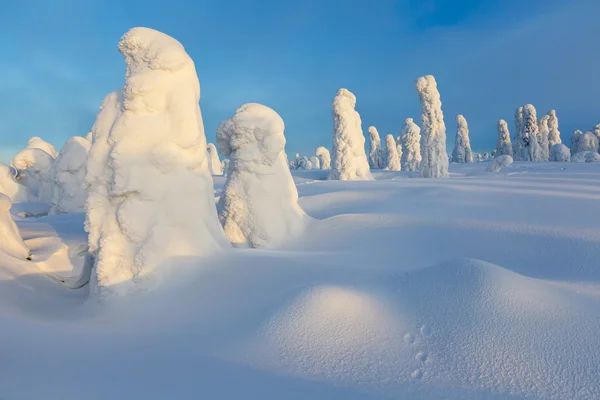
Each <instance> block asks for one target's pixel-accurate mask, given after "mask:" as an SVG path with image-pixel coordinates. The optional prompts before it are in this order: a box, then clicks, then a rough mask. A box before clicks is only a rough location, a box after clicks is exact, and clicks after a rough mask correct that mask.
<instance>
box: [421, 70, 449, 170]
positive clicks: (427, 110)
mask: <svg viewBox="0 0 600 400" xmlns="http://www.w3.org/2000/svg"><path fill="white" fill-rule="evenodd" d="M415 85H416V88H417V93H418V94H419V101H420V102H421V109H422V114H421V126H422V130H421V135H422V136H421V164H420V167H419V170H420V172H421V176H422V177H423V178H442V177H446V176H448V162H449V160H448V155H447V154H446V125H445V124H444V114H443V113H442V102H441V100H440V93H439V91H438V89H437V83H436V81H435V78H434V77H433V76H432V75H427V76H423V77H421V78H419V79H417V81H416V84H415Z"/></svg>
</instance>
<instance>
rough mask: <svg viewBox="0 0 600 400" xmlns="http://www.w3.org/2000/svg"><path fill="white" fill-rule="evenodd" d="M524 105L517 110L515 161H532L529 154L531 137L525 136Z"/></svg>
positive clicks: (514, 145)
mask: <svg viewBox="0 0 600 400" xmlns="http://www.w3.org/2000/svg"><path fill="white" fill-rule="evenodd" d="M523 114H524V109H523V107H519V108H517V110H516V111H515V127H516V132H515V138H514V139H515V140H514V141H513V158H514V159H515V161H530V160H531V157H530V154H529V137H526V136H525V130H524V129H523Z"/></svg>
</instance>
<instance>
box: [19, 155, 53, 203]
mask: <svg viewBox="0 0 600 400" xmlns="http://www.w3.org/2000/svg"><path fill="white" fill-rule="evenodd" d="M53 161H54V158H53V157H52V156H51V155H50V154H48V153H46V152H45V151H44V150H40V149H38V148H26V149H25V150H22V151H20V152H19V153H17V154H16V155H15V156H14V157H13V159H12V165H13V167H15V168H16V169H17V171H18V177H19V183H21V184H22V185H24V186H26V187H27V189H28V194H27V199H28V201H38V202H41V203H50V199H51V197H52V184H51V181H50V168H51V167H52V162H53Z"/></svg>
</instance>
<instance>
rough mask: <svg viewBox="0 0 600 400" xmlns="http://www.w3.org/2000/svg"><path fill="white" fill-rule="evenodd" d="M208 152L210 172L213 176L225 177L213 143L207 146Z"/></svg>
mask: <svg viewBox="0 0 600 400" xmlns="http://www.w3.org/2000/svg"><path fill="white" fill-rule="evenodd" d="M206 151H207V152H208V170H209V171H210V173H211V175H223V169H222V168H221V160H219V153H218V152H217V148H216V147H215V145H214V144H212V143H209V144H207V145H206Z"/></svg>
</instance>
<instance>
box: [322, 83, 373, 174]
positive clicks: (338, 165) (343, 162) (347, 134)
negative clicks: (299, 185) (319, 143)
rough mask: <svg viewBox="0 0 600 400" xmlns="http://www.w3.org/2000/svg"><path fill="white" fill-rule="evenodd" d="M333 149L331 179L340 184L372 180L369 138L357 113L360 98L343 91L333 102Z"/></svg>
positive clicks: (338, 93)
mask: <svg viewBox="0 0 600 400" xmlns="http://www.w3.org/2000/svg"><path fill="white" fill-rule="evenodd" d="M332 107H333V148H332V154H331V171H330V172H329V179H331V180H340V181H354V180H372V179H373V176H372V175H371V171H370V170H369V161H368V160H367V154H366V153H365V136H364V135H363V131H362V122H361V120H360V115H359V114H358V112H357V111H356V110H355V109H354V107H356V96H354V94H352V93H351V92H350V91H349V90H348V89H339V90H338V92H337V95H336V96H335V98H334V99H333V105H332Z"/></svg>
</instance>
